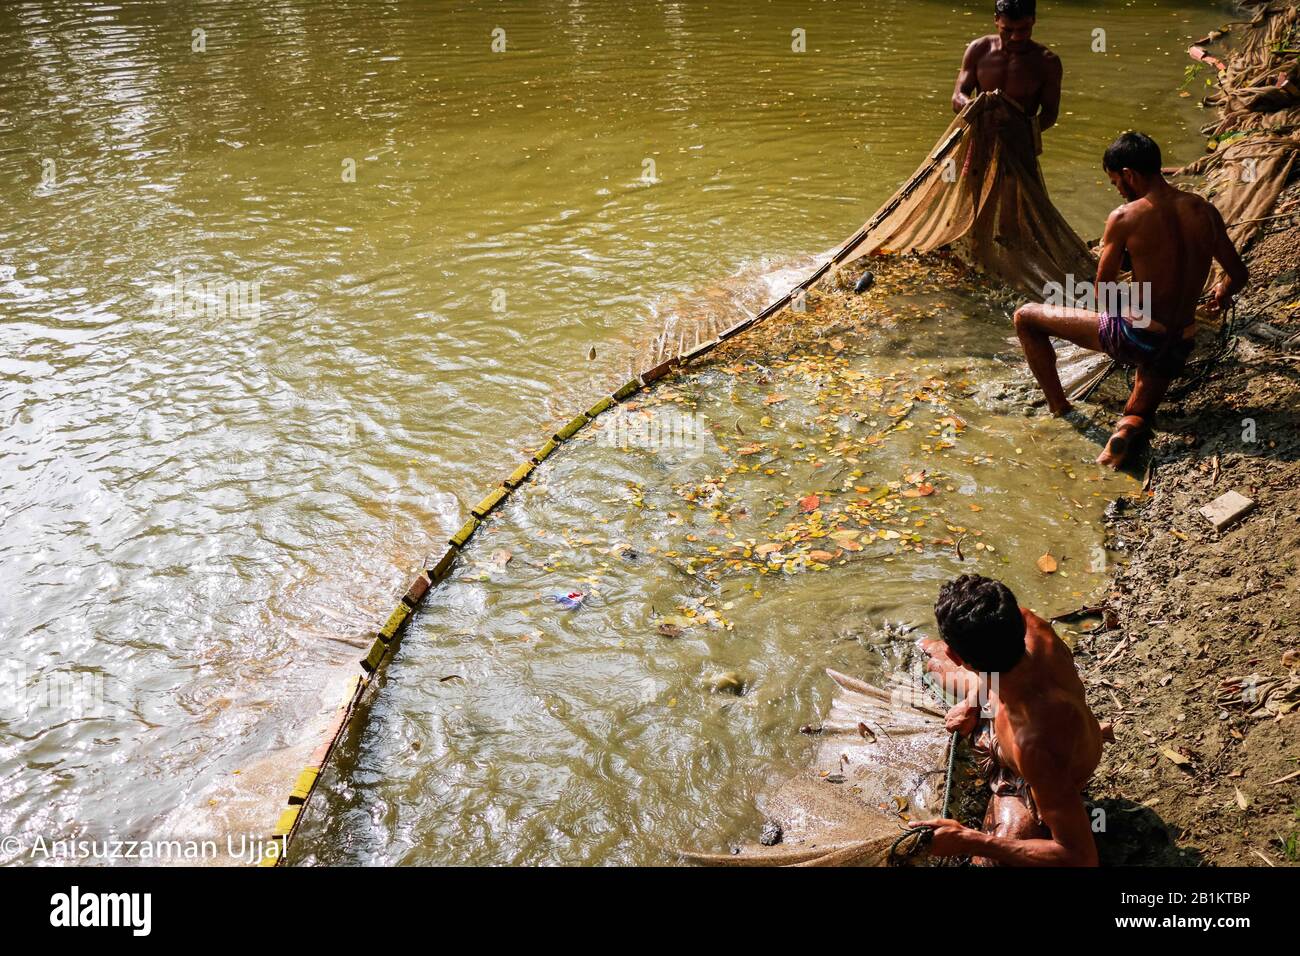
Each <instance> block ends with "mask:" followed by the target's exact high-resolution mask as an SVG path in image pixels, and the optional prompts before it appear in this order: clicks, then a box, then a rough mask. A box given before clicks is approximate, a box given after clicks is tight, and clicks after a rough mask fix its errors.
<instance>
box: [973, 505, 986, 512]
mask: <svg viewBox="0 0 1300 956" xmlns="http://www.w3.org/2000/svg"><path fill="white" fill-rule="evenodd" d="M970 510H971V511H983V510H984V508H983V506H981V505H976V504H972V505H971V506H970Z"/></svg>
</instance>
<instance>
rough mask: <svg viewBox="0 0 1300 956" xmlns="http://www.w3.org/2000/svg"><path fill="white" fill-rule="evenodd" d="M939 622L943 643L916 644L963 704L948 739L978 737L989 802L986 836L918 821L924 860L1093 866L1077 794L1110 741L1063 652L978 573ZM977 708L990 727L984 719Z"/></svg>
mask: <svg viewBox="0 0 1300 956" xmlns="http://www.w3.org/2000/svg"><path fill="white" fill-rule="evenodd" d="M934 614H935V618H936V619H937V620H938V622H939V634H940V635H941V637H942V640H930V641H925V642H922V645H921V646H922V649H923V650H924V651H925V652H926V653H927V654H928V655H930V661H929V665H928V666H929V670H930V671H931V672H932V673H934V674H935V676H936V677H937V678H938V679H939V681H940V682H941V683H942V684H943V685H944V687H945V689H947V690H949V691H956V694H957V696H958V697H959V698H961V699H962V702H961V703H959V704H958V705H957V706H956V707H954V708H952V710H950V711H949V712H948V720H947V725H948V729H949V730H950V731H953V730H957V731H960V732H961V733H963V734H970V733H971V732H972V731H976V736H975V740H974V748H975V753H976V756H977V758H978V761H979V765H980V771H981V773H982V774H983V775H984V776H985V777H986V778H987V779H988V781H989V786H990V789H991V790H992V792H993V795H992V796H991V797H990V798H989V805H988V810H987V811H986V813H985V816H984V829H983V830H982V831H981V830H972V829H970V828H968V827H964V826H962V825H961V824H960V823H958V822H957V821H956V820H928V821H917V822H915V823H913V826H931V827H934V828H935V830H934V836H933V838H932V839H931V842H930V853H931V854H933V855H935V856H970V857H973V858H974V862H975V863H977V864H981V865H986V866H988V865H998V864H1005V865H1012V866H1096V865H1097V845H1096V843H1095V842H1094V841H1093V838H1092V825H1091V823H1092V821H1091V820H1090V818H1089V816H1088V812H1087V809H1086V808H1085V807H1084V803H1083V797H1082V796H1081V794H1082V792H1083V788H1084V786H1085V785H1086V784H1087V782H1088V780H1089V778H1090V777H1091V776H1092V773H1093V771H1094V770H1096V769H1097V763H1098V761H1100V759H1101V746H1102V739H1103V737H1105V738H1106V739H1113V738H1112V737H1111V735H1110V728H1109V726H1108V725H1106V726H1103V725H1099V724H1098V723H1097V718H1096V717H1094V716H1093V715H1092V711H1090V710H1089V709H1088V704H1087V702H1086V701H1085V699H1084V693H1083V682H1082V681H1080V680H1079V675H1078V673H1077V672H1076V671H1075V668H1074V658H1073V656H1072V655H1071V653H1070V649H1069V648H1068V647H1066V646H1065V644H1064V643H1063V642H1062V641H1061V639H1060V638H1058V637H1057V636H1056V633H1055V632H1054V631H1053V630H1052V626H1051V625H1050V624H1048V623H1047V622H1046V621H1044V620H1043V619H1042V618H1040V617H1038V616H1037V615H1036V614H1034V613H1033V612H1032V611H1030V610H1028V609H1027V608H1022V607H1020V606H1019V604H1018V603H1017V602H1016V598H1015V595H1013V594H1012V593H1011V591H1010V590H1009V589H1008V588H1007V586H1006V585H1005V584H1002V583H1001V582H999V581H993V580H991V579H989V578H985V577H980V576H979V575H977V574H964V575H962V576H961V577H959V578H957V579H956V580H954V581H949V582H948V583H947V584H945V585H944V586H943V587H942V588H941V589H940V590H939V600H938V602H937V603H936V604H935V606H934ZM989 675H996V679H995V680H992V681H990V679H989ZM990 684H992V685H993V686H992V687H990ZM981 698H983V699H984V700H985V707H984V712H985V713H986V714H987V713H991V714H992V717H989V718H982V717H981V713H980V710H981V707H980V701H981Z"/></svg>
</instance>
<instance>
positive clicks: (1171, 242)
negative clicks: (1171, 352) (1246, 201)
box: [1098, 184, 1236, 333]
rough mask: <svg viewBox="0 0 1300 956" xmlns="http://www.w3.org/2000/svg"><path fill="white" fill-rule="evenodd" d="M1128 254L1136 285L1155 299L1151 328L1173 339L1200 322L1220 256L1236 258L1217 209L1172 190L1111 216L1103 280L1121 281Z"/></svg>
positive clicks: (1104, 244)
mask: <svg viewBox="0 0 1300 956" xmlns="http://www.w3.org/2000/svg"><path fill="white" fill-rule="evenodd" d="M1225 243H1226V248H1225ZM1125 252H1127V253H1128V257H1129V261H1130V263H1131V267H1132V271H1133V278H1132V281H1133V282H1135V283H1138V284H1139V285H1140V286H1141V287H1142V288H1143V289H1144V290H1146V294H1147V296H1149V299H1148V302H1147V303H1146V304H1147V305H1149V307H1150V313H1149V317H1150V319H1151V325H1150V326H1149V328H1150V329H1151V330H1152V331H1153V332H1167V333H1176V332H1182V330H1183V329H1185V328H1187V326H1189V325H1191V324H1192V322H1193V321H1194V320H1195V318H1196V305H1197V302H1198V301H1199V300H1200V298H1201V292H1202V290H1203V289H1204V288H1205V280H1206V277H1207V276H1209V274H1210V266H1211V265H1212V264H1213V261H1214V259H1215V257H1216V254H1221V255H1222V257H1223V258H1224V259H1225V260H1228V259H1230V257H1235V255H1236V252H1235V250H1233V249H1232V244H1231V241H1230V240H1229V239H1228V236H1227V230H1226V228H1225V227H1224V224H1223V217H1222V216H1220V215H1219V211H1218V210H1217V209H1216V208H1214V205H1213V204H1212V203H1209V202H1206V201H1205V200H1204V199H1202V198H1201V197H1200V196H1197V195H1195V194H1193V193H1189V192H1186V191H1184V190H1182V189H1177V188H1175V187H1173V186H1170V185H1168V184H1165V188H1157V189H1152V190H1150V191H1148V192H1147V193H1146V195H1144V196H1142V197H1141V198H1140V199H1135V200H1133V201H1132V202H1128V203H1125V204H1124V205H1123V206H1120V207H1119V208H1118V209H1116V210H1115V211H1114V212H1112V213H1111V214H1110V218H1109V219H1107V221H1106V232H1105V235H1104V237H1103V238H1102V248H1101V262H1100V266H1099V268H1098V272H1099V274H1102V275H1111V274H1112V273H1113V274H1114V275H1115V276H1116V277H1118V275H1119V272H1120V270H1121V268H1122V264H1123V258H1124V254H1125Z"/></svg>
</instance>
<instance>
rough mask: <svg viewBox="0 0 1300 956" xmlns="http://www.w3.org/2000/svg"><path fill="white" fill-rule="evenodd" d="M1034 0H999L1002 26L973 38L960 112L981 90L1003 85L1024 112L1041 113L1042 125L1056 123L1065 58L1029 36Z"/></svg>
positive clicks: (955, 99)
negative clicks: (1062, 58)
mask: <svg viewBox="0 0 1300 956" xmlns="http://www.w3.org/2000/svg"><path fill="white" fill-rule="evenodd" d="M1034 8H1035V3H1034V0H997V3H996V4H995V5H994V16H993V22H994V23H995V24H996V25H997V28H998V32H997V33H995V34H992V35H990V36H985V37H980V38H979V39H978V40H974V41H972V42H971V45H970V46H968V47H967V48H966V55H965V56H964V57H962V61H961V72H959V73H958V74H957V87H956V89H955V90H953V94H952V109H953V112H954V113H960V112H961V111H962V110H963V109H965V108H966V104H967V103H969V102H970V101H971V100H972V99H974V98H975V97H976V96H977V95H978V94H980V93H984V92H990V91H992V90H1001V91H1002V92H1003V93H1005V94H1006V95H1007V96H1009V97H1010V98H1011V99H1013V100H1015V101H1016V103H1017V105H1019V106H1020V107H1021V108H1022V109H1023V110H1024V111H1025V116H1026V117H1029V118H1030V119H1033V118H1035V117H1037V119H1038V131H1039V132H1040V133H1041V132H1042V131H1043V130H1045V129H1049V128H1050V127H1052V126H1054V125H1055V124H1056V120H1057V117H1058V116H1059V115H1060V112H1061V61H1060V59H1058V58H1057V56H1056V54H1055V53H1053V52H1052V51H1051V50H1049V49H1048V48H1047V47H1045V46H1043V45H1042V44H1041V43H1035V42H1034V41H1033V40H1031V39H1030V36H1031V35H1032V33H1033V32H1034V20H1035V17H1034Z"/></svg>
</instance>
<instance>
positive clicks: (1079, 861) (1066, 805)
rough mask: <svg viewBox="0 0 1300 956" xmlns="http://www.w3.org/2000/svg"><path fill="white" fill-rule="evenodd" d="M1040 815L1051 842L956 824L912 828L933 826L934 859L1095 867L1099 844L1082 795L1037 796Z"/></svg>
mask: <svg viewBox="0 0 1300 956" xmlns="http://www.w3.org/2000/svg"><path fill="white" fill-rule="evenodd" d="M1035 800H1036V801H1037V804H1038V814H1039V816H1040V817H1042V820H1043V823H1044V824H1045V825H1046V826H1047V828H1048V829H1049V830H1051V831H1052V837H1051V839H1049V840H1044V839H1037V840H1018V839H1015V838H1012V837H1000V836H994V835H993V834H991V833H982V832H980V831H979V830H972V829H971V828H970V827H965V826H962V825H961V824H960V823H958V822H957V821H956V820H927V821H924V822H917V823H914V824H912V825H913V826H932V827H934V828H935V831H934V838H933V840H932V841H931V843H930V853H931V854H933V855H934V856H982V857H984V858H985V859H988V860H993V861H994V862H995V863H1001V864H1002V865H1004V866H1096V865H1097V844H1096V842H1095V841H1094V840H1093V838H1092V825H1091V822H1090V821H1089V819H1088V810H1087V808H1086V807H1085V806H1084V805H1083V797H1081V796H1079V794H1077V793H1074V794H1062V795H1059V796H1058V795H1048V794H1044V795H1043V796H1042V797H1041V798H1040V797H1039V796H1038V794H1037V792H1035Z"/></svg>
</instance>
